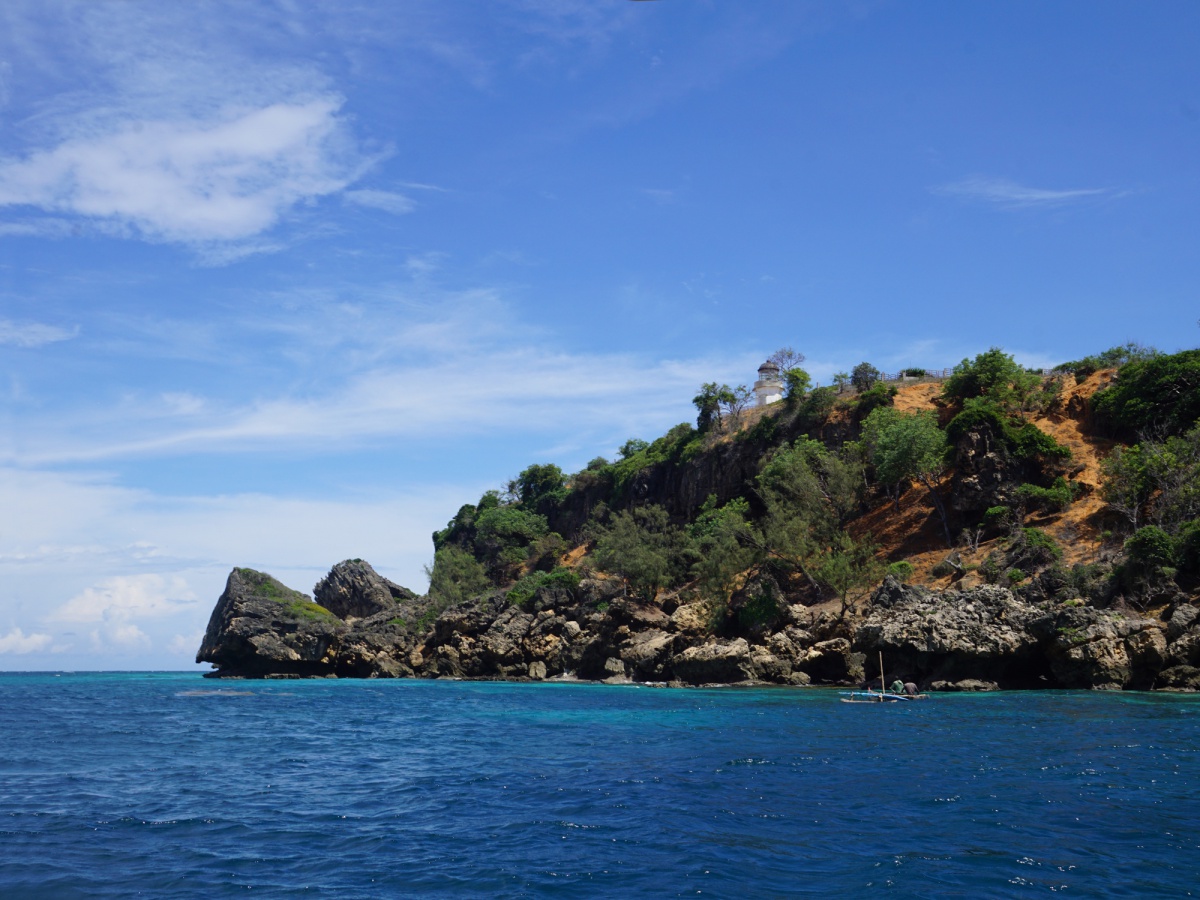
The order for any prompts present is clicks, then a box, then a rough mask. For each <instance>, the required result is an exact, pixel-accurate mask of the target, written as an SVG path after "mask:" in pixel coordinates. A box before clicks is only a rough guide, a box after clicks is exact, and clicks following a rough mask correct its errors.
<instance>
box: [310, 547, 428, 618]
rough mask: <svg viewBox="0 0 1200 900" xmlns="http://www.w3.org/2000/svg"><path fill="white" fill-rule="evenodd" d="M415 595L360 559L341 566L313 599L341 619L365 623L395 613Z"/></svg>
mask: <svg viewBox="0 0 1200 900" xmlns="http://www.w3.org/2000/svg"><path fill="white" fill-rule="evenodd" d="M416 596H417V595H416V594H414V593H413V592H412V591H410V590H408V588H403V587H401V586H400V585H398V584H395V583H394V582H391V581H388V580H387V579H386V578H384V577H382V576H381V575H379V574H378V573H377V572H376V571H375V570H374V569H372V568H371V565H370V563H367V562H364V561H363V560H361V559H348V560H346V561H345V562H340V563H338V564H337V565H336V566H334V567H333V569H332V570H331V571H330V573H329V574H328V575H326V576H325V577H324V578H322V579H321V580H320V581H319V582H317V586H316V587H315V588H313V599H314V600H316V602H317V603H319V604H320V605H321V606H323V607H325V608H326V609H327V610H329V611H330V612H331V613H333V614H334V615H335V616H337V617H338V618H339V619H365V618H368V617H369V616H373V615H376V614H377V613H381V612H386V611H389V610H394V609H395V608H396V607H397V605H398V604H399V603H400V602H401V601H405V600H415V599H416Z"/></svg>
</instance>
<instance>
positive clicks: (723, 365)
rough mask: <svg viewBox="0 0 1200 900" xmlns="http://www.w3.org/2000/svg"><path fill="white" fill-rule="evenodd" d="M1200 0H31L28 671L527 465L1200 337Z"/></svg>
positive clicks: (423, 548) (6, 258)
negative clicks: (707, 420) (797, 379)
mask: <svg viewBox="0 0 1200 900" xmlns="http://www.w3.org/2000/svg"><path fill="white" fill-rule="evenodd" d="M1197 39H1200V4H1196V3H1194V2H1191V0H1188V2H1170V0H1163V2H1158V3H1154V4H1145V3H1134V2H1122V3H1112V2H1103V0H1097V2H1091V0H1089V2H1086V3H1085V2H1045V0H1038V2H1018V0H1013V2H1003V3H1001V2H994V3H989V2H979V3H960V2H956V0H954V2H937V0H930V2H925V3H920V4H915V3H906V2H900V0H896V2H888V0H880V2H872V0H851V2H805V0H761V2H755V3H728V2H715V0H709V2H706V0H654V2H630V0H456V2H454V3H446V2H444V0H405V2H404V3H384V2H342V3H338V4H330V3H324V2H310V0H274V2H268V0H231V2H217V0H214V2H199V0H198V2H194V3H160V2H150V0H82V2H66V0H33V2H25V0H6V2H5V3H4V4H0V396H2V398H3V400H2V404H0V416H2V417H3V419H2V422H3V428H2V429H0V503H2V507H0V510H2V515H0V669H6V670H21V669H26V670H46V669H55V670H64V669H79V670H82V669H184V670H186V669H190V668H197V667H196V666H195V663H194V656H195V652H196V649H197V648H198V646H199V643H200V638H201V636H202V634H203V631H204V628H205V625H206V623H207V621H208V617H209V614H210V612H211V610H212V607H213V605H214V603H215V601H216V599H217V597H218V596H219V595H220V593H221V590H222V588H223V586H224V581H225V578H226V577H227V575H228V573H229V570H230V569H231V568H232V567H234V566H249V567H251V568H256V569H260V570H264V571H268V572H270V573H272V574H274V575H275V576H276V577H278V578H280V579H281V580H282V581H284V582H285V583H286V584H288V585H290V586H292V587H295V588H297V589H299V590H303V591H306V592H311V590H312V587H313V585H314V584H315V583H316V581H317V580H318V579H319V578H320V577H321V576H322V575H323V574H324V573H325V572H326V571H328V569H329V568H330V566H332V565H333V564H334V563H336V562H338V561H339V560H342V559H346V558H351V557H361V558H365V559H367V560H368V561H370V562H371V563H372V564H373V565H374V566H375V568H376V569H377V570H378V571H379V572H380V573H382V574H383V575H385V576H387V577H389V578H392V579H393V580H395V581H397V582H399V583H401V584H404V585H407V586H409V587H412V588H413V589H415V590H417V591H423V590H424V589H425V587H426V585H427V579H426V576H425V574H424V571H423V568H424V566H425V565H427V564H428V563H430V562H431V560H432V556H433V548H432V543H431V540H430V535H431V532H432V531H433V530H435V529H437V528H439V527H442V526H443V525H444V524H445V523H446V521H447V520H448V519H450V518H451V517H452V516H453V514H454V513H455V511H456V510H457V509H458V508H459V506H461V505H462V504H463V503H468V502H474V501H475V500H477V499H478V497H479V496H480V494H481V493H482V492H483V491H484V490H487V489H489V488H494V487H500V486H502V485H503V484H504V483H505V482H506V481H507V480H508V479H510V478H512V477H513V476H515V475H516V474H517V473H518V472H520V471H521V469H523V468H524V467H525V466H527V465H529V464H531V463H555V464H557V465H559V466H561V467H562V468H563V469H564V470H567V471H576V470H578V469H581V468H583V467H584V466H585V465H586V464H587V462H588V461H589V460H591V459H592V458H594V457H596V456H600V455H604V456H608V457H610V458H611V457H612V456H614V455H615V451H616V448H617V447H619V446H620V445H621V444H622V443H623V442H624V441H625V440H627V439H628V438H630V437H641V438H645V439H653V438H654V437H656V436H657V435H659V434H661V433H663V432H664V431H665V430H666V429H667V428H669V427H671V426H672V425H674V424H676V423H678V422H683V421H690V420H694V417H695V409H694V407H693V406H692V404H691V398H692V397H693V396H694V394H695V393H696V389H697V388H698V387H699V385H700V384H702V383H703V382H707V381H717V382H728V383H730V384H738V383H750V382H752V381H753V379H754V377H755V370H756V369H757V367H758V365H759V364H760V363H761V362H762V361H763V360H764V359H765V358H766V356H767V355H768V354H770V353H771V352H772V351H774V350H776V349H779V348H780V347H783V346H791V347H794V348H795V349H796V350H798V351H800V352H802V353H804V354H805V355H806V356H807V362H806V364H805V367H806V368H807V369H808V370H809V372H810V373H811V374H812V376H813V378H814V380H816V381H818V382H823V383H829V380H830V378H831V376H832V375H833V373H835V372H837V371H845V370H849V369H850V368H852V367H853V366H854V365H856V364H857V363H859V362H863V361H869V362H871V363H873V364H875V365H876V366H878V367H879V368H881V369H884V370H885V371H895V370H897V369H899V368H902V367H906V366H921V367H925V368H942V367H948V366H952V365H954V364H955V363H957V362H958V361H960V360H961V359H963V358H964V357H968V356H973V355H974V354H976V353H979V352H982V351H984V350H987V349H988V348H989V347H992V346H999V347H1002V348H1004V349H1005V350H1006V351H1008V352H1010V353H1012V354H1014V355H1015V356H1016V358H1017V359H1018V360H1020V361H1022V362H1023V363H1025V364H1027V365H1041V366H1052V365H1054V364H1056V363H1059V362H1063V361H1065V360H1069V359H1075V358H1078V357H1080V356H1083V355H1086V354H1088V353H1093V352H1098V351H1100V350H1103V349H1105V348H1107V347H1110V346H1113V345H1115V344H1119V343H1124V342H1126V341H1139V342H1143V343H1146V344H1150V345H1153V346H1156V347H1158V348H1160V349H1162V350H1167V351H1175V350H1180V349H1187V348H1192V347H1195V346H1197V345H1198V343H1200V329H1198V327H1197V318H1198V317H1200V303H1197V299H1196V289H1197V285H1198V284H1200V253H1197V252H1196V246H1195V245H1196V239H1197V235H1198V234H1200V202H1198V201H1200V54H1197V53H1196V52H1195V47H1196V42H1197Z"/></svg>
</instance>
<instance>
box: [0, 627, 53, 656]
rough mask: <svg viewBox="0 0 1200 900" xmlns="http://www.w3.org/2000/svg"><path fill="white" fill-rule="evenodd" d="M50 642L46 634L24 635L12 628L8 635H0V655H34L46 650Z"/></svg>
mask: <svg viewBox="0 0 1200 900" xmlns="http://www.w3.org/2000/svg"><path fill="white" fill-rule="evenodd" d="M52 640H53V638H52V637H51V636H50V635H48V634H26V633H25V632H23V631H22V630H21V629H20V628H14V629H13V630H12V631H10V632H9V633H8V634H0V653H36V652H37V651H39V650H46V649H48V648H49V646H50V642H51V641H52Z"/></svg>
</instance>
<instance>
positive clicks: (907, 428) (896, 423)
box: [864, 407, 954, 546]
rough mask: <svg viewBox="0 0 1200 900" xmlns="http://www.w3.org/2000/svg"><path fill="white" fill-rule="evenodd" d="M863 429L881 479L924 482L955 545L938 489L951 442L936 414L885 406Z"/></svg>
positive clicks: (888, 482)
mask: <svg viewBox="0 0 1200 900" xmlns="http://www.w3.org/2000/svg"><path fill="white" fill-rule="evenodd" d="M864 431H865V432H866V433H868V434H869V435H870V447H871V461H872V462H873V463H874V465H875V474H876V476H877V477H878V478H879V481H880V482H881V483H882V484H885V485H892V486H899V485H902V484H903V483H904V482H906V481H910V480H913V481H917V482H919V483H920V484H921V485H922V486H924V488H925V490H926V491H928V492H929V497H930V499H931V500H932V501H933V505H934V507H935V508H936V509H937V511H938V514H939V515H940V516H941V518H942V529H943V531H944V532H945V536H946V545H947V546H953V545H954V542H953V540H952V539H951V537H950V521H949V517H948V515H947V513H946V504H945V502H944V501H943V500H942V498H941V495H940V494H938V492H937V487H938V484H939V482H940V481H941V478H942V476H943V475H944V474H945V472H946V454H947V452H948V445H947V442H946V435H945V434H943V433H942V431H941V430H940V429H939V428H938V427H937V418H936V416H935V415H934V414H933V413H931V412H919V413H903V412H899V411H897V410H895V409H891V408H887V407H884V408H880V409H877V410H875V411H874V412H873V413H871V415H869V416H868V417H867V422H866V427H865V428H864Z"/></svg>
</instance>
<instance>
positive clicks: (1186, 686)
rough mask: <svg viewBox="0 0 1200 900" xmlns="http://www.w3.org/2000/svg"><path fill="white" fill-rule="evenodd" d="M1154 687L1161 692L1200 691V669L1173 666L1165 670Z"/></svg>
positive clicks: (1160, 673)
mask: <svg viewBox="0 0 1200 900" xmlns="http://www.w3.org/2000/svg"><path fill="white" fill-rule="evenodd" d="M1154 686H1155V688H1156V689H1157V690H1160V691H1189V692H1190V691H1200V668H1196V667H1195V666H1172V667H1171V668H1169V669H1163V670H1162V671H1161V672H1159V673H1158V679H1157V681H1156V682H1155V685H1154Z"/></svg>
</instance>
